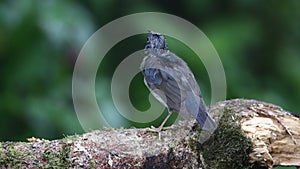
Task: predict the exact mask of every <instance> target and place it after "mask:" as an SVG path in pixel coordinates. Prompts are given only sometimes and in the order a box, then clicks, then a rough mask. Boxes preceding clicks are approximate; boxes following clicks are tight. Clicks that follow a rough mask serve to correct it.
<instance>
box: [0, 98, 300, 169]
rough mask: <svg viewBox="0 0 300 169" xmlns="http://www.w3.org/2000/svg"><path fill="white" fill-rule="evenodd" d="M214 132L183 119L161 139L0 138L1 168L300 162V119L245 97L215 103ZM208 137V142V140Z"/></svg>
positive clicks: (132, 132) (142, 135) (115, 135)
mask: <svg viewBox="0 0 300 169" xmlns="http://www.w3.org/2000/svg"><path fill="white" fill-rule="evenodd" d="M210 114H211V115H212V116H213V117H214V119H216V121H218V128H217V130H216V131H215V132H214V133H208V132H205V131H201V129H200V128H199V126H198V125H197V124H196V123H195V121H178V122H177V123H176V124H174V125H172V126H171V127H169V128H167V129H166V130H164V131H163V132H162V133H161V135H160V137H161V138H160V139H159V137H158V135H157V133H153V132H150V131H149V129H105V130H98V131H92V132H89V133H86V134H83V135H75V136H70V137H66V138H63V139H60V140H53V141H48V140H43V139H35V138H32V139H29V142H2V143H0V166H1V167H2V168H12V167H14V168H56V167H58V168H231V169H233V168H238V169H240V168H273V167H274V166H300V119H299V117H297V116H295V115H292V114H291V113H288V112H286V111H284V110H283V109H281V108H280V107H278V106H275V105H272V104H268V103H264V102H259V101H254V100H245V99H235V100H229V101H224V102H219V103H217V104H215V105H213V106H212V107H211V108H210ZM203 141H205V142H203Z"/></svg>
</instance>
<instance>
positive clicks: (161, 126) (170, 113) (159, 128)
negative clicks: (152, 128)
mask: <svg viewBox="0 0 300 169" xmlns="http://www.w3.org/2000/svg"><path fill="white" fill-rule="evenodd" d="M172 113H173V112H172V111H170V110H169V113H168V116H167V117H166V118H165V119H164V121H163V122H162V123H161V125H160V126H159V127H158V128H157V129H156V132H158V133H160V132H161V130H162V129H163V127H164V125H165V123H166V122H167V121H168V119H169V117H170V116H171V115H172Z"/></svg>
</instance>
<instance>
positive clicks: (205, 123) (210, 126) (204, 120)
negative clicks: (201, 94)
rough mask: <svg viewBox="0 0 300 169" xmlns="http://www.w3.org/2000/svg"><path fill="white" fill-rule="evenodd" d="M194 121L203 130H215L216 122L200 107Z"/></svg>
mask: <svg viewBox="0 0 300 169" xmlns="http://www.w3.org/2000/svg"><path fill="white" fill-rule="evenodd" d="M196 120H197V122H198V123H199V124H200V126H201V127H202V129H203V130H207V131H213V130H215V129H216V128H217V124H216V122H215V121H214V120H213V119H212V118H211V117H210V116H209V115H208V113H207V111H206V109H203V108H201V106H199V109H198V114H197V117H196Z"/></svg>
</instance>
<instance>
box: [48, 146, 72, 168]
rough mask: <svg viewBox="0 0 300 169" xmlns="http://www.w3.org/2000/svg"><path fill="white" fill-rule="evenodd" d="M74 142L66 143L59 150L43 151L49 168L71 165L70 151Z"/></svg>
mask: <svg viewBox="0 0 300 169" xmlns="http://www.w3.org/2000/svg"><path fill="white" fill-rule="evenodd" d="M72 146H73V143H64V145H63V148H62V149H61V150H60V151H59V152H58V154H57V152H56V151H54V150H52V149H48V150H46V151H45V152H44V153H43V157H44V159H45V160H46V161H47V164H48V166H47V168H53V167H62V168H67V167H69V166H71V160H70V158H69V153H70V151H71V147H72Z"/></svg>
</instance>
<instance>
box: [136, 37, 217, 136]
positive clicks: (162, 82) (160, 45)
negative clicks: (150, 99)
mask: <svg viewBox="0 0 300 169" xmlns="http://www.w3.org/2000/svg"><path fill="white" fill-rule="evenodd" d="M145 54H146V56H145V58H144V59H143V62H142V63H141V70H142V73H143V75H144V81H145V84H146V86H147V87H148V88H149V90H150V91H151V93H152V94H153V95H154V97H155V98H156V99H158V100H159V101H160V102H161V103H162V104H163V105H164V106H166V107H167V108H168V111H169V115H168V116H167V117H166V118H165V120H164V121H163V123H162V124H161V126H160V127H159V128H158V131H161V129H162V127H163V125H164V124H165V122H166V121H167V119H168V118H169V117H170V115H171V114H172V113H173V112H178V113H179V114H180V115H181V116H183V117H184V118H186V119H190V118H191V117H193V118H196V120H197V122H198V123H199V124H200V126H201V127H202V128H203V129H205V130H209V131H212V130H214V129H215V128H216V123H215V122H214V120H213V119H212V118H211V117H210V116H209V115H208V113H207V107H206V106H205V103H204V101H203V99H202V95H201V91H200V88H199V86H198V84H197V82H196V80H195V78H194V75H193V73H192V72H191V70H190V69H189V68H188V66H187V64H186V63H185V62H184V61H183V60H182V59H180V58H179V57H177V56H176V55H175V54H173V53H171V52H169V50H168V46H167V43H166V39H165V37H164V36H163V35H161V34H159V33H155V32H149V35H148V39H147V44H146V46H145Z"/></svg>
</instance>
